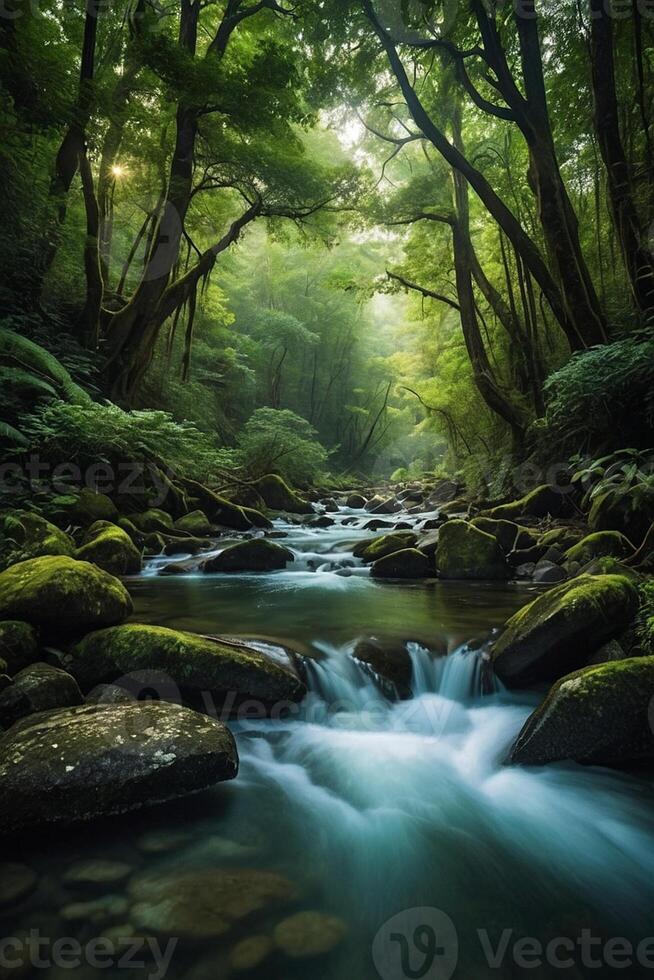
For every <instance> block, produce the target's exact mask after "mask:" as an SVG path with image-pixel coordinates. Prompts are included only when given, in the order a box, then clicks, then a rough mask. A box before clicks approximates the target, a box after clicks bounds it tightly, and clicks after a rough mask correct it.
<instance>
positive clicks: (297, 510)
mask: <svg viewBox="0 0 654 980" xmlns="http://www.w3.org/2000/svg"><path fill="white" fill-rule="evenodd" d="M253 486H254V487H255V489H256V490H257V492H258V493H259V494H260V495H261V496H262V497H263V499H264V500H265V502H266V507H269V508H270V510H281V511H287V512H288V513H290V514H313V512H314V511H313V507H312V506H311V504H309V503H307V501H306V500H302V498H301V497H300V496H299V495H298V494H297V493H295V491H294V490H291V488H290V487H289V486H288V484H287V483H285V482H284V480H282V478H281V476H276V475H275V474H274V473H269V474H268V475H267V476H262V477H260V478H259V479H258V480H256V481H255V482H254V484H253Z"/></svg>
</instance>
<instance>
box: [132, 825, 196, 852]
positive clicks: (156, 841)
mask: <svg viewBox="0 0 654 980" xmlns="http://www.w3.org/2000/svg"><path fill="white" fill-rule="evenodd" d="M191 840H192V838H191V835H190V834H188V833H186V832H185V831H183V830H148V831H146V833H145V834H143V835H142V836H141V837H139V839H138V840H137V841H136V846H137V847H138V848H139V850H140V851H143V853H144V854H165V853H166V852H167V851H178V850H180V849H181V848H184V847H186V845H187V844H188V843H189V842H190V841H191Z"/></svg>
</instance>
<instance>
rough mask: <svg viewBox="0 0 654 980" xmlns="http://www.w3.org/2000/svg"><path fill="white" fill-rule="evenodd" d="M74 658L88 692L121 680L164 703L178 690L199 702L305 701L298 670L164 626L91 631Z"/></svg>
mask: <svg viewBox="0 0 654 980" xmlns="http://www.w3.org/2000/svg"><path fill="white" fill-rule="evenodd" d="M72 656H73V660H72V663H71V666H70V670H71V673H72V674H73V675H74V676H75V677H76V678H77V680H78V681H79V683H80V686H81V687H82V689H83V690H85V691H87V690H89V689H90V688H92V687H94V686H95V685H96V684H106V683H111V682H113V681H116V680H117V679H119V678H120V679H121V680H120V682H121V684H122V685H123V686H125V685H127V686H128V688H130V689H131V688H132V687H135V688H137V689H143V688H144V687H148V686H152V687H154V688H155V690H159V689H161V690H160V692H159V696H160V697H161V698H163V699H165V698H166V697H167V696H170V697H175V696H179V691H178V690H177V688H180V689H181V690H182V691H183V692H184V693H185V694H188V695H189V696H191V697H194V698H199V697H201V696H202V695H203V694H210V695H211V696H212V697H213V698H220V699H221V700H222V699H223V698H224V697H225V695H233V694H238V695H241V696H242V697H245V698H252V699H255V700H258V701H261V702H264V703H265V704H274V703H277V702H284V701H299V700H301V698H302V697H303V696H304V693H305V688H304V684H303V683H302V681H301V680H300V679H299V677H298V676H297V674H296V673H295V671H294V670H292V669H291V668H290V667H287V666H284V665H282V664H280V663H276V662H275V661H273V660H271V659H270V658H268V657H266V656H265V655H264V654H263V653H260V652H259V651H258V650H254V649H253V648H251V647H246V646H244V645H240V644H239V643H231V642H229V643H225V642H221V641H220V640H214V639H212V638H211V637H207V636H199V635H197V634H195V633H184V632H182V631H181V630H170V629H166V628H165V627H163V626H146V625H142V624H140V623H128V624H126V625H124V626H118V627H115V628H113V629H106V630H100V631H98V632H96V633H90V634H89V635H88V636H86V637H84V639H83V640H82V641H81V643H78V645H77V646H76V647H75V648H74V649H73V651H72ZM130 674H135V677H134V678H130V677H128V676H126V675H130ZM149 677H150V678H151V679H152V683H151V684H148V678H149Z"/></svg>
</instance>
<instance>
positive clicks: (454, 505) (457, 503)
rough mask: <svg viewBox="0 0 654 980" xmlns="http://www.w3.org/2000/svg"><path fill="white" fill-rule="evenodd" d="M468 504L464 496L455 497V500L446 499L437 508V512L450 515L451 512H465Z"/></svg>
mask: <svg viewBox="0 0 654 980" xmlns="http://www.w3.org/2000/svg"><path fill="white" fill-rule="evenodd" d="M469 507H470V504H469V503H468V500H467V499H466V498H465V497H457V498H456V500H448V501H446V502H445V503H443V504H441V505H440V506H439V508H438V513H439V514H445V515H446V516H447V517H450V516H451V515H452V514H466V513H467V512H468V509H469Z"/></svg>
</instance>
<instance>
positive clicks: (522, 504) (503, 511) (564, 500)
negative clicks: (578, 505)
mask: <svg viewBox="0 0 654 980" xmlns="http://www.w3.org/2000/svg"><path fill="white" fill-rule="evenodd" d="M571 511H572V501H571V497H570V494H569V493H566V492H565V491H564V490H563V489H562V488H561V487H557V486H553V485H550V484H547V483H545V484H542V486H539V487H536V488H535V489H534V490H530V491H529V493H526V494H525V495H524V497H520V498H519V499H518V500H513V501H511V503H508V504H500V505H499V507H493V508H492V509H491V510H489V511H488V513H487V514H486V515H485V516H486V517H491V518H493V519H494V520H497V519H500V518H501V519H502V520H507V521H515V520H517V519H518V518H520V517H548V516H550V517H565V516H566V515H567V514H569V513H571Z"/></svg>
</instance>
